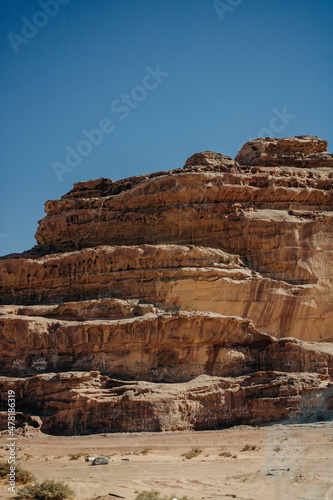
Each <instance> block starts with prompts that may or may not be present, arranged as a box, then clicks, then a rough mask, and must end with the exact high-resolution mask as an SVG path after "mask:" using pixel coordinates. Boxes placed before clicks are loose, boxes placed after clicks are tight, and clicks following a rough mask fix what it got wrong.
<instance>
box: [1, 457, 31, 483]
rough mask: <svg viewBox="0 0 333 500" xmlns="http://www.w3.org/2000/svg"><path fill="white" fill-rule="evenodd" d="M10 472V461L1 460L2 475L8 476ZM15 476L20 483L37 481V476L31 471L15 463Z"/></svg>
mask: <svg viewBox="0 0 333 500" xmlns="http://www.w3.org/2000/svg"><path fill="white" fill-rule="evenodd" d="M9 472H10V465H9V463H8V462H4V461H2V462H0V477H4V478H7V474H9ZM15 478H16V481H17V482H19V483H30V482H31V481H35V479H36V478H35V476H34V475H33V474H31V472H29V471H27V470H24V469H22V467H21V466H20V465H15Z"/></svg>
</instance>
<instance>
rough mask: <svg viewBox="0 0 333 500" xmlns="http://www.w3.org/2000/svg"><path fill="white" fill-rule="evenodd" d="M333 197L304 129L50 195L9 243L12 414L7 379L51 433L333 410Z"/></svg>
mask: <svg viewBox="0 0 333 500" xmlns="http://www.w3.org/2000/svg"><path fill="white" fill-rule="evenodd" d="M332 209H333V156H332V155H330V154H329V153H327V142H326V141H324V140H321V139H318V138H317V137H309V136H299V137H291V138H286V139H271V138H262V139H256V140H253V141H250V142H248V143H247V144H245V145H244V146H243V148H242V149H241V150H240V152H239V153H238V155H237V156H236V158H235V160H233V159H232V158H230V157H228V156H224V155H222V154H220V153H214V152H211V151H204V152H201V153H197V154H194V155H193V156H191V157H190V158H189V159H188V160H187V161H186V163H185V165H184V167H183V168H182V169H181V168H177V169H174V170H170V171H165V172H156V173H153V174H148V175H141V176H135V177H131V178H128V179H122V180H120V181H112V180H111V179H98V180H94V181H87V182H80V183H77V184H75V185H74V187H73V189H72V190H71V191H70V192H69V193H67V194H66V195H64V196H63V197H62V198H61V199H60V200H53V201H48V202H46V204H45V210H46V214H47V215H46V217H45V218H44V219H43V220H42V221H40V222H39V228H38V230H37V233H36V239H37V243H38V244H37V246H35V247H34V248H33V249H31V250H30V251H27V252H24V253H23V254H12V255H8V256H5V257H3V258H1V259H0V304H1V305H0V352H1V355H0V396H1V406H0V429H5V428H6V427H7V422H6V415H7V414H6V413H5V411H6V409H7V391H8V389H12V390H14V391H15V395H16V401H17V410H18V413H17V423H18V425H20V426H23V428H26V426H27V425H28V426H32V427H35V428H41V429H42V430H43V431H45V432H49V433H53V434H61V433H62V434H73V433H83V434H84V433H90V432H117V431H156V430H185V429H186V430H188V429H194V430H195V429H208V428H219V427H222V426H229V425H238V424H244V423H249V424H253V425H257V424H262V423H268V422H273V421H281V420H288V421H301V420H306V419H319V420H322V419H328V418H331V417H332V410H333V402H332V370H333V343H332V340H333V330H332V324H333V307H332V303H333V300H332V299H333V289H332V279H333V266H332V252H333V236H332V235H333V231H332V229H333V210H332ZM1 410H2V413H1Z"/></svg>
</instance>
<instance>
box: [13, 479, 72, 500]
mask: <svg viewBox="0 0 333 500" xmlns="http://www.w3.org/2000/svg"><path fill="white" fill-rule="evenodd" d="M73 496H74V491H73V490H71V489H70V487H69V486H68V485H67V484H64V483H63V482H62V481H50V480H46V481H43V482H42V483H39V484H38V483H37V484H30V485H29V486H23V488H20V489H19V490H18V492H17V498H21V499H25V500H65V499H67V498H73Z"/></svg>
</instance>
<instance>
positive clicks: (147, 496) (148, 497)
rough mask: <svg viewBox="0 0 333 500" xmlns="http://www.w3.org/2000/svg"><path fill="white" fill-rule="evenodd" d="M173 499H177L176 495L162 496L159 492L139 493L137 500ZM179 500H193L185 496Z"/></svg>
mask: <svg viewBox="0 0 333 500" xmlns="http://www.w3.org/2000/svg"><path fill="white" fill-rule="evenodd" d="M173 498H176V497H175V496H174V495H171V496H161V493H160V492H159V491H154V490H151V491H141V493H139V494H138V495H137V496H136V498H135V500H172V499H173ZM179 500H192V499H191V498H189V497H187V496H184V497H181V498H179Z"/></svg>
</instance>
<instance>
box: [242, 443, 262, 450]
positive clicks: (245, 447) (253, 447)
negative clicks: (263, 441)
mask: <svg viewBox="0 0 333 500" xmlns="http://www.w3.org/2000/svg"><path fill="white" fill-rule="evenodd" d="M254 450H260V448H257V447H256V445H255V444H246V445H245V446H244V447H243V448H242V449H241V451H254Z"/></svg>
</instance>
